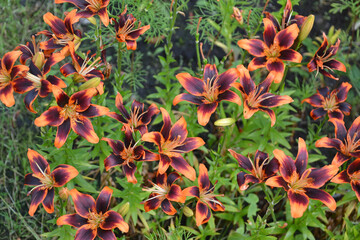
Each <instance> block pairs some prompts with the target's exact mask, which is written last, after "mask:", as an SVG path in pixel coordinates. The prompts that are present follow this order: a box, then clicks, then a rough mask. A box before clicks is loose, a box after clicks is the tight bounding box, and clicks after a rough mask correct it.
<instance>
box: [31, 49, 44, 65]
mask: <svg viewBox="0 0 360 240" xmlns="http://www.w3.org/2000/svg"><path fill="white" fill-rule="evenodd" d="M32 61H33V63H34V64H35V66H36V67H37V68H38V69H42V67H43V65H44V63H45V55H44V53H43V52H37V53H35V55H34V56H33V58H32Z"/></svg>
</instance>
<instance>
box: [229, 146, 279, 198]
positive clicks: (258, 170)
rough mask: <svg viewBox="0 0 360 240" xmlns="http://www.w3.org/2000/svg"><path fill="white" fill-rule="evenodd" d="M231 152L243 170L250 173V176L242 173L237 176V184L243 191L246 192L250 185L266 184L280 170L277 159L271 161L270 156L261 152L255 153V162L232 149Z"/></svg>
mask: <svg viewBox="0 0 360 240" xmlns="http://www.w3.org/2000/svg"><path fill="white" fill-rule="evenodd" d="M229 152H230V154H231V155H232V156H233V157H234V158H236V160H237V161H238V163H239V165H240V167H241V168H243V169H245V170H247V171H249V172H250V174H249V173H246V172H240V173H238V175H237V182H238V185H239V188H240V190H241V191H244V190H246V189H247V188H248V187H249V183H261V182H264V181H265V180H266V179H268V178H269V177H272V176H273V175H275V173H276V172H277V171H278V170H279V162H278V161H277V160H276V159H275V158H273V159H270V158H269V154H267V153H264V152H261V151H259V150H257V151H256V153H255V156H254V158H255V160H254V162H252V161H251V160H250V158H247V157H245V156H243V155H241V154H238V153H236V152H235V151H233V150H231V149H229Z"/></svg>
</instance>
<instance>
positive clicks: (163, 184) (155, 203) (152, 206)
mask: <svg viewBox="0 0 360 240" xmlns="http://www.w3.org/2000/svg"><path fill="white" fill-rule="evenodd" d="M179 178H180V175H179V174H178V173H176V172H173V173H170V174H169V176H167V174H166V173H164V174H160V173H159V172H158V173H157V176H156V184H155V183H153V182H151V181H150V183H151V184H152V185H153V187H152V188H143V190H144V191H148V192H151V194H150V196H149V199H147V200H145V201H142V202H141V204H144V209H145V211H146V212H148V211H151V210H156V209H158V208H159V207H161V209H162V210H163V211H164V212H165V213H166V214H168V215H174V214H175V213H176V212H177V211H176V209H175V208H174V206H173V205H172V204H171V202H179V203H184V202H185V200H186V196H185V195H184V194H183V191H182V190H181V188H180V186H179V185H177V184H174V182H175V181H176V180H177V179H179Z"/></svg>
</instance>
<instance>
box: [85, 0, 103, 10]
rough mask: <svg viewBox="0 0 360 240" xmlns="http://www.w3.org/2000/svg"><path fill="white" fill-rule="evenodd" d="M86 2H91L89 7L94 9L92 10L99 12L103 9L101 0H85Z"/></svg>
mask: <svg viewBox="0 0 360 240" xmlns="http://www.w3.org/2000/svg"><path fill="white" fill-rule="evenodd" d="M85 1H86V2H88V3H89V6H88V8H89V9H90V10H91V11H92V12H97V11H99V10H100V9H101V3H102V1H101V0H85Z"/></svg>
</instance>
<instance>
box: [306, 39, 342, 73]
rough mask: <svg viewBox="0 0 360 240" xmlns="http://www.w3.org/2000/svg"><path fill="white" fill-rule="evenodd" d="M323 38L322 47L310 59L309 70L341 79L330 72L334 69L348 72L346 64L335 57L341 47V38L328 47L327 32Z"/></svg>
mask: <svg viewBox="0 0 360 240" xmlns="http://www.w3.org/2000/svg"><path fill="white" fill-rule="evenodd" d="M323 38H324V40H323V42H322V44H321V46H320V48H319V49H318V50H317V51H316V53H315V55H314V57H313V58H312V59H311V60H310V62H309V63H308V65H307V67H308V69H309V72H313V71H316V74H318V73H319V72H320V73H321V74H323V75H324V76H326V77H329V78H332V79H335V80H339V78H336V77H334V76H333V75H332V74H331V73H330V72H333V70H338V71H341V72H346V67H345V65H344V64H343V63H341V62H339V61H338V60H335V59H334V56H335V55H336V53H337V51H338V49H339V45H340V39H338V40H337V42H336V44H335V45H331V46H330V47H328V45H329V43H328V40H327V37H326V34H325V33H323ZM329 71H330V72H329Z"/></svg>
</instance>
